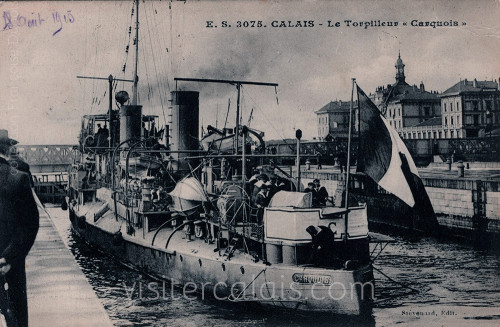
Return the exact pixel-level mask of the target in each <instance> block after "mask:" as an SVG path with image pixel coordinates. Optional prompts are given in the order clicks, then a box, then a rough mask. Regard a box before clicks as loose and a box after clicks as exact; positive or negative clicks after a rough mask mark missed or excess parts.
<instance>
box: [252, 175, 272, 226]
mask: <svg viewBox="0 0 500 327" xmlns="http://www.w3.org/2000/svg"><path fill="white" fill-rule="evenodd" d="M268 189H269V187H268V186H267V184H262V186H261V187H260V191H259V193H257V196H256V197H255V205H256V206H257V208H258V211H257V220H258V221H257V222H258V224H259V225H260V224H262V220H263V218H264V208H265V207H267V206H268V205H269V196H268Z"/></svg>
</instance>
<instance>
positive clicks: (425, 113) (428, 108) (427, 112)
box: [424, 107, 431, 116]
mask: <svg viewBox="0 0 500 327" xmlns="http://www.w3.org/2000/svg"><path fill="white" fill-rule="evenodd" d="M424 115H426V116H430V115H431V108H430V107H424Z"/></svg>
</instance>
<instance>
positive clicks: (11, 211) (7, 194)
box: [0, 129, 39, 327]
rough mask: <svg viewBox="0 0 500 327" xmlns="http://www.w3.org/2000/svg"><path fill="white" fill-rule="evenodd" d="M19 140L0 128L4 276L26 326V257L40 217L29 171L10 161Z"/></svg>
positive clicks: (0, 229)
mask: <svg viewBox="0 0 500 327" xmlns="http://www.w3.org/2000/svg"><path fill="white" fill-rule="evenodd" d="M16 143H17V141H15V140H12V139H10V138H9V136H8V132H7V131H6V130H2V129H0V277H2V279H3V278H5V280H6V281H7V283H8V285H9V288H8V290H7V292H8V296H9V299H10V307H11V310H12V312H13V313H14V316H15V318H16V320H17V324H18V326H20V327H24V326H28V300H27V295H26V270H25V258H26V255H27V254H28V252H29V250H30V249H31V246H32V245H33V243H34V241H35V237H36V234H37V232H38V219H39V217H38V208H37V205H36V202H35V199H34V198H33V193H32V190H31V186H30V181H29V177H28V175H27V174H26V173H23V172H21V171H19V170H17V169H15V168H13V167H12V166H11V165H10V164H9V162H8V160H9V158H8V155H9V152H10V147H11V146H12V145H15V144H16ZM1 287H2V288H3V287H4V285H1Z"/></svg>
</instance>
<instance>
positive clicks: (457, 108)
mask: <svg viewBox="0 0 500 327" xmlns="http://www.w3.org/2000/svg"><path fill="white" fill-rule="evenodd" d="M459 110H460V108H459V107H458V101H457V111H459Z"/></svg>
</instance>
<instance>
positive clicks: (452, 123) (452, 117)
mask: <svg viewBox="0 0 500 327" xmlns="http://www.w3.org/2000/svg"><path fill="white" fill-rule="evenodd" d="M450 119H451V126H453V117H450Z"/></svg>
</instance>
